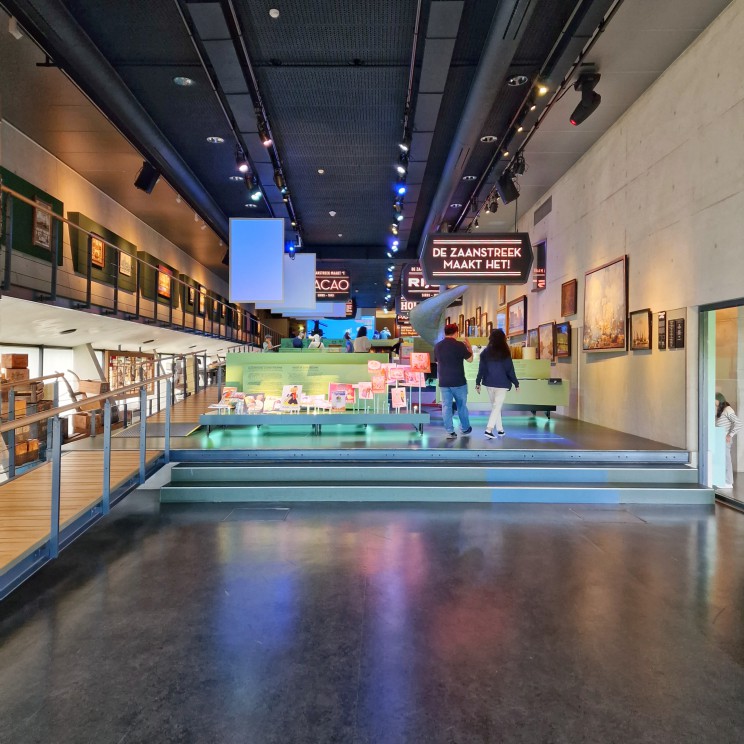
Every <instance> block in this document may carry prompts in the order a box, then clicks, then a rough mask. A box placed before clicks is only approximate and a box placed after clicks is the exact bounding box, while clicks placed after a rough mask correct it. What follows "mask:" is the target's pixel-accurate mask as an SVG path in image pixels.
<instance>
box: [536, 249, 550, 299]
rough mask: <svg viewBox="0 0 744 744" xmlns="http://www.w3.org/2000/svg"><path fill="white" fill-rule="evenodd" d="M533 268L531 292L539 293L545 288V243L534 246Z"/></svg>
mask: <svg viewBox="0 0 744 744" xmlns="http://www.w3.org/2000/svg"><path fill="white" fill-rule="evenodd" d="M534 253H535V268H534V270H533V272H532V291H533V292H541V291H542V290H543V289H545V287H546V286H547V276H548V275H547V265H546V253H547V250H546V247H545V241H544V240H543V242H542V243H537V244H536V245H535V246H534Z"/></svg>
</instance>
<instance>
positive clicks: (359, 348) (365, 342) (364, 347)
mask: <svg viewBox="0 0 744 744" xmlns="http://www.w3.org/2000/svg"><path fill="white" fill-rule="evenodd" d="M371 348H372V342H371V341H370V340H369V339H368V338H367V326H360V328H359V330H358V331H357V337H356V338H355V339H354V351H355V352H357V353H362V354H366V353H367V352H368V351H369V350H370V349H371Z"/></svg>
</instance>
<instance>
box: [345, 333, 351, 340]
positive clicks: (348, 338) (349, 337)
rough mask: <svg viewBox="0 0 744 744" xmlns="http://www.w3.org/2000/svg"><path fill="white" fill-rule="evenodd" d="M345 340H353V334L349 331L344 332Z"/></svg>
mask: <svg viewBox="0 0 744 744" xmlns="http://www.w3.org/2000/svg"><path fill="white" fill-rule="evenodd" d="M344 340H345V341H351V334H350V333H349V332H348V331H346V333H344Z"/></svg>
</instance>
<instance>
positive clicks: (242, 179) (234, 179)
mask: <svg viewBox="0 0 744 744" xmlns="http://www.w3.org/2000/svg"><path fill="white" fill-rule="evenodd" d="M230 180H231V181H236V182H237V181H244V180H245V177H244V176H230Z"/></svg>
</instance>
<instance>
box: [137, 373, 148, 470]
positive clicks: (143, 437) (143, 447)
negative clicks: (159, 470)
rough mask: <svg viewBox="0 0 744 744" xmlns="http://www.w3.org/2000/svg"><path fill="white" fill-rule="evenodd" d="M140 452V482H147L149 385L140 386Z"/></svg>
mask: <svg viewBox="0 0 744 744" xmlns="http://www.w3.org/2000/svg"><path fill="white" fill-rule="evenodd" d="M139 399H140V447H139V449H140V452H139V455H140V456H139V482H140V483H144V482H145V466H146V465H147V415H146V413H145V408H146V407H147V386H146V385H143V386H142V387H141V388H140V396H139Z"/></svg>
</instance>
